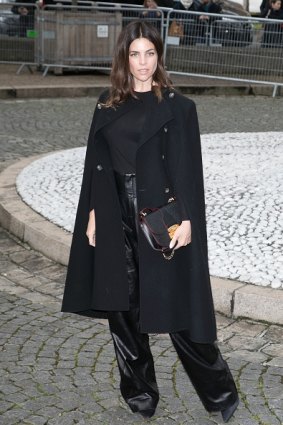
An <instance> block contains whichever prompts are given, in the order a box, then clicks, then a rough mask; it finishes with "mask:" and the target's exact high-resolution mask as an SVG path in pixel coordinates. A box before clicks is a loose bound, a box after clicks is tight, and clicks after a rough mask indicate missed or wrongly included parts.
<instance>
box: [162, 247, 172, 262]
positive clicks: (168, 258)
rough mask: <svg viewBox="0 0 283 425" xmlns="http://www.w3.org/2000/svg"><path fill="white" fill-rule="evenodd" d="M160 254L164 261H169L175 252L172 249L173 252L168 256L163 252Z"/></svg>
mask: <svg viewBox="0 0 283 425" xmlns="http://www.w3.org/2000/svg"><path fill="white" fill-rule="evenodd" d="M162 254H163V257H164V258H165V260H171V259H172V258H173V257H174V254H175V251H174V249H173V251H172V252H171V253H170V254H165V252H162Z"/></svg>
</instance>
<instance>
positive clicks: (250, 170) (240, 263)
mask: <svg viewBox="0 0 283 425" xmlns="http://www.w3.org/2000/svg"><path fill="white" fill-rule="evenodd" d="M202 149H203V162H204V174H205V189H206V204H207V221H208V240H209V262H210V273H211V275H214V276H219V277H226V278H231V279H234V280H240V281H243V282H248V283H253V284H255V285H261V286H271V287H272V288H283V252H282V246H283V193H282V192H283V190H282V181H283V164H282V163H283V133H281V132H266V133H222V134H206V135H203V136H202ZM84 155H85V148H76V149H70V150H66V151H61V152H57V153H53V154H50V155H47V156H46V157H44V158H41V159H39V160H37V161H34V162H33V163H31V164H30V165H29V166H27V167H26V168H25V169H24V170H23V171H22V172H21V173H20V174H19V176H18V178H17V190H18V192H19V194H20V196H21V197H22V199H23V200H24V201H25V202H26V203H27V204H28V205H29V206H31V208H33V209H34V210H35V211H37V212H38V213H40V214H42V215H43V216H44V217H46V218H47V219H49V220H50V221H52V222H53V223H55V224H57V225H59V226H61V227H63V228H64V229H66V230H68V231H72V229H73V226H74V220H75V212H76V206H77V202H78V196H79V191H80V184H81V177H82V170H83V162H84Z"/></svg>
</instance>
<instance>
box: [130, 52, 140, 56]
mask: <svg viewBox="0 0 283 425" xmlns="http://www.w3.org/2000/svg"><path fill="white" fill-rule="evenodd" d="M130 56H138V54H137V53H131V54H130Z"/></svg>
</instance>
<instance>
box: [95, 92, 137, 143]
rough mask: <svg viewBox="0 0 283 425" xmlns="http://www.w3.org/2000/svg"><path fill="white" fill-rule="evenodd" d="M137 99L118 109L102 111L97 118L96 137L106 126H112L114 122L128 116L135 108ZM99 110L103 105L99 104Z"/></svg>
mask: <svg viewBox="0 0 283 425" xmlns="http://www.w3.org/2000/svg"><path fill="white" fill-rule="evenodd" d="M134 102H136V99H133V98H130V99H129V100H128V101H127V102H124V103H122V104H121V105H119V106H118V107H117V108H115V109H114V108H104V107H103V106H102V109H101V111H100V114H99V115H98V117H97V120H96V123H95V127H94V135H95V134H96V133H97V132H98V131H99V130H101V129H102V128H103V127H104V126H105V125H107V124H110V123H111V122H113V121H114V120H116V119H118V118H119V117H121V116H122V115H124V114H126V113H127V112H129V111H130V110H131V108H132V107H133V104H134ZM97 108H101V105H100V104H99V103H98V104H97Z"/></svg>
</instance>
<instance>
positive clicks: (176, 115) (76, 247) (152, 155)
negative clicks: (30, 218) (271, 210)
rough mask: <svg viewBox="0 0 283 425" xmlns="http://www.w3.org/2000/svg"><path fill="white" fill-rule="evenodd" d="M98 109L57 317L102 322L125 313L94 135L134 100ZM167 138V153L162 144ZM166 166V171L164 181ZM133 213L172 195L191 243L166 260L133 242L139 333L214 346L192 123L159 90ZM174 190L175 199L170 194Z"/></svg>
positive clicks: (107, 168)
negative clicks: (182, 335) (185, 337)
mask: <svg viewBox="0 0 283 425" xmlns="http://www.w3.org/2000/svg"><path fill="white" fill-rule="evenodd" d="M106 97H107V93H105V92H104V93H103V94H102V95H101V96H100V99H99V101H98V103H97V106H96V109H95V112H94V116H93V120H92V124H91V129H90V133H89V139H88V146H87V152H86V158H85V166H84V174H83V180H82V187H81V193H80V198H79V204H78V209H77V215H76V222H75V228H74V234H73V241H72V246H71V252H70V259H69V265H68V272H67V278H66V285H65V292H64V297H63V304H62V311H65V312H74V313H78V314H84V315H89V316H95V317H107V311H112V310H113V311H124V310H128V309H129V291H128V282H127V272H126V259H125V242H124V233H123V228H122V219H121V211H120V205H119V199H118V194H117V190H116V185H115V179H114V174H113V167H112V163H111V156H110V152H109V148H108V144H107V142H106V140H105V139H104V138H103V134H102V132H101V131H100V130H101V129H102V128H103V127H104V126H105V125H107V124H108V123H110V122H112V121H113V120H115V119H117V118H118V117H120V116H121V115H123V114H127V111H129V110H130V108H132V107H134V103H135V102H137V100H136V99H134V98H130V99H128V100H127V101H126V102H124V103H123V104H121V105H120V106H119V107H117V108H116V109H114V108H105V107H104V106H103V102H105V100H106ZM164 138H165V152H163V148H162V146H164V142H162V141H163V140H164ZM165 166H166V167H167V170H169V175H170V182H168V181H167V173H166V171H165ZM136 180H137V202H138V209H139V210H141V209H142V208H145V207H149V206H150V207H158V206H160V205H163V204H165V203H166V202H167V200H168V198H169V197H170V196H171V195H175V196H176V197H177V199H180V200H181V202H182V204H183V205H184V207H185V208H186V210H187V213H188V216H189V217H190V219H191V225H192V242H191V243H190V244H189V245H187V246H186V247H182V248H180V249H178V250H176V252H175V255H174V257H173V259H172V260H170V261H168V260H165V259H164V258H163V256H162V254H161V253H159V252H156V251H154V250H153V249H152V248H151V247H150V246H149V244H148V242H147V241H146V240H145V237H144V235H143V234H142V232H141V231H139V234H138V247H139V248H138V249H139V284H140V328H141V331H142V332H146V333H150V332H154V333H157V332H158V333H162V332H177V331H180V330H183V329H187V330H189V332H190V336H191V339H192V340H193V341H195V342H203V343H206V342H213V341H215V340H216V325H215V315H214V308H213V300H212V294H211V286H210V277H209V269H208V256H207V236H206V220H205V201H204V187H203V170H202V158H201V145H200V136H199V126H198V118H197V112H196V107H195V104H194V102H193V101H192V100H190V99H188V98H186V97H184V96H182V95H180V94H178V93H177V92H175V91H173V90H169V89H167V90H164V92H163V99H162V101H160V102H159V101H158V99H157V98H156V101H155V102H154V104H153V105H152V107H151V108H148V110H147V112H146V126H145V130H144V132H143V134H142V136H141V140H140V144H139V147H138V151H137V155H136ZM171 186H173V192H174V193H170V192H169V193H168V188H170V187H171ZM92 208H94V209H95V218H96V247H95V248H93V247H91V246H89V244H88V239H87V237H86V228H87V223H88V217H89V211H90V210H91V209H92Z"/></svg>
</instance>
